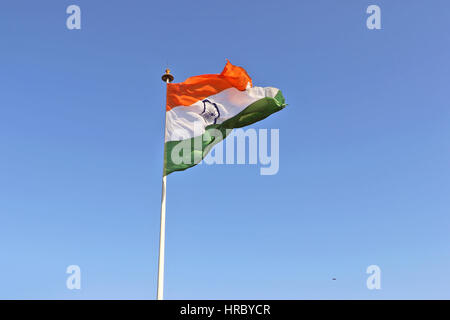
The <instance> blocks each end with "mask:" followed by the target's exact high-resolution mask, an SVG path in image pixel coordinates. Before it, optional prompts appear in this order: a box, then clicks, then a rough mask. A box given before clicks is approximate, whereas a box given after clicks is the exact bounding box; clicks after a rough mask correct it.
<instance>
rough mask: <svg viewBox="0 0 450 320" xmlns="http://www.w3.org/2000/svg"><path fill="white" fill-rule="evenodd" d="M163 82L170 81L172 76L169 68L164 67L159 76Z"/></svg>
mask: <svg viewBox="0 0 450 320" xmlns="http://www.w3.org/2000/svg"><path fill="white" fill-rule="evenodd" d="M161 79H162V81H164V82H172V81H173V79H175V78H174V76H173V75H171V74H170V69H166V73H164V74H163V75H162V77H161Z"/></svg>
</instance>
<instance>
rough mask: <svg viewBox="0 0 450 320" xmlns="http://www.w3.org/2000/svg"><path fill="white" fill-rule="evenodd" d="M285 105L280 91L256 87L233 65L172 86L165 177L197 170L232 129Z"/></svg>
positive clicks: (166, 137) (168, 109)
mask: <svg viewBox="0 0 450 320" xmlns="http://www.w3.org/2000/svg"><path fill="white" fill-rule="evenodd" d="M285 106H286V104H285V100H284V97H283V95H282V93H281V91H280V90H279V89H276V88H272V87H266V88H262V87H253V85H252V79H251V78H250V76H249V75H248V74H247V72H246V71H245V70H244V69H243V68H241V67H238V66H234V65H233V64H231V63H230V62H229V61H227V64H226V65H225V68H224V69H223V71H222V72H221V73H220V74H207V75H200V76H194V77H190V78H188V79H186V81H184V82H181V83H168V84H167V104H166V132H165V146H164V175H168V174H170V173H172V172H174V171H181V170H185V169H187V168H190V167H192V166H195V165H196V164H198V163H199V162H200V161H201V160H202V159H203V158H204V157H205V156H206V155H207V154H208V152H209V151H210V150H211V149H212V148H213V147H214V145H216V144H217V143H219V142H220V141H222V140H223V139H224V138H225V137H226V136H227V135H228V134H229V132H230V130H231V129H234V128H241V127H244V126H247V125H250V124H252V123H255V122H257V121H260V120H262V119H264V118H266V117H268V116H269V115H271V114H272V113H274V112H277V111H280V110H281V109H283V108H284V107H285Z"/></svg>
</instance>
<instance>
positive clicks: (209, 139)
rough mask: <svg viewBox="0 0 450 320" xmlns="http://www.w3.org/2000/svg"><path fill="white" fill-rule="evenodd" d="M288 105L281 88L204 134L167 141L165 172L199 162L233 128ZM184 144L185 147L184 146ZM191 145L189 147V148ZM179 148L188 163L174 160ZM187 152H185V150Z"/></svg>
mask: <svg viewBox="0 0 450 320" xmlns="http://www.w3.org/2000/svg"><path fill="white" fill-rule="evenodd" d="M285 106H286V104H285V101H284V97H283V94H282V93H281V91H280V90H278V93H277V94H276V95H275V97H274V98H271V97H265V98H262V99H260V100H258V101H255V102H254V103H252V104H251V105H249V106H248V107H247V108H245V109H244V110H242V111H241V112H240V113H238V114H237V115H235V116H234V117H232V118H230V119H228V120H226V121H224V122H223V123H221V124H214V125H210V126H207V127H206V131H205V133H204V134H203V135H201V136H198V137H195V138H191V139H187V140H181V141H169V142H167V143H166V145H165V147H164V149H165V157H164V174H165V175H168V174H169V173H172V172H174V171H182V170H186V169H187V168H190V167H193V166H195V165H196V164H198V163H199V162H200V161H202V159H203V158H204V157H205V156H206V155H207V154H208V152H209V151H211V149H212V148H213V147H214V146H215V145H216V144H217V143H219V142H220V141H222V140H223V138H225V137H226V136H228V134H229V133H230V132H231V129H234V128H242V127H245V126H248V125H250V124H252V123H255V122H257V121H260V120H262V119H264V118H267V117H268V116H270V115H271V114H272V113H275V112H277V111H280V110H281V109H283V108H284V107H285ZM212 129H216V130H219V132H220V133H221V135H220V137H217V136H214V134H215V130H212ZM183 146H184V147H185V148H183ZM187 147H189V149H188V148H187ZM174 148H177V149H178V150H176V151H175V152H177V153H178V154H179V155H180V157H182V156H184V157H185V159H186V160H187V161H184V162H187V163H180V164H177V163H175V162H174V161H172V157H171V155H172V151H173V150H174ZM185 150H187V153H186V154H184V151H185Z"/></svg>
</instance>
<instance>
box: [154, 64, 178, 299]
mask: <svg viewBox="0 0 450 320" xmlns="http://www.w3.org/2000/svg"><path fill="white" fill-rule="evenodd" d="M161 79H162V80H163V81H164V82H166V84H169V82H172V81H173V79H174V77H173V75H171V74H170V70H169V69H166V73H165V74H163V76H162V77H161ZM165 111H166V110H165V108H164V112H165ZM166 121H167V117H166V116H164V163H163V177H162V192H161V226H160V231H159V257H158V287H157V293H156V299H157V300H163V294H164V247H165V241H166V178H167V177H166V175H165V169H166V168H165V165H166V147H165V145H166V144H165V142H166V139H165V137H166Z"/></svg>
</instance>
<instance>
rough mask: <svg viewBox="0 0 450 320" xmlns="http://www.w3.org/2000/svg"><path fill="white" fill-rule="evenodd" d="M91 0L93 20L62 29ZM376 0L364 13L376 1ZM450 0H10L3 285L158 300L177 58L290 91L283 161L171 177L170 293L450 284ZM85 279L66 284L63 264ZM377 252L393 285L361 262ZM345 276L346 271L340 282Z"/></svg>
mask: <svg viewBox="0 0 450 320" xmlns="http://www.w3.org/2000/svg"><path fill="white" fill-rule="evenodd" d="M71 4H76V5H79V6H80V8H81V12H82V29H81V30H68V29H67V28H66V18H67V17H68V15H67V14H66V8H67V6H69V5H71ZM370 4H377V5H379V6H380V8H381V19H382V22H381V23H382V30H368V29H367V27H366V19H367V17H368V15H367V14H366V8H367V6H369V5H370ZM449 10H450V6H449V3H448V2H447V1H438V0H436V1H432V2H430V3H425V2H419V1H378V0H377V1H364V0H352V1H350V0H349V1H331V0H328V1H324V0H322V1H312V0H310V1H261V0H259V1H226V2H225V1H220V2H219V1H157V2H156V1H133V2H129V1H83V0H72V1H32V2H30V1H23V0H18V1H8V2H4V3H2V5H1V10H0V39H1V40H0V41H1V50H0V64H1V72H0V85H1V90H0V147H1V153H0V155H1V157H0V252H1V259H0V298H2V299H6V298H9V299H153V298H155V294H156V274H157V255H158V251H157V250H158V237H159V209H160V208H159V207H160V197H161V171H162V158H163V157H162V152H163V144H162V130H163V127H162V125H163V117H164V104H165V101H164V99H165V87H164V85H163V83H162V82H161V80H160V76H161V74H162V72H163V70H164V68H165V67H166V65H167V64H168V65H169V66H170V68H171V69H172V72H173V74H174V75H175V77H176V79H175V81H183V80H184V79H185V78H187V77H189V76H192V75H197V74H204V73H218V72H220V71H221V70H222V68H223V66H224V64H225V59H226V58H228V59H230V61H231V62H232V63H233V64H236V65H240V66H243V67H245V68H246V69H247V71H248V72H249V74H250V75H251V76H252V78H253V83H254V85H257V86H274V87H278V88H280V89H281V90H282V91H283V93H284V96H285V97H286V100H287V103H288V104H289V105H288V106H287V107H286V108H285V109H284V110H283V111H281V112H279V113H277V114H274V115H272V116H271V117H269V118H267V119H265V120H264V121H262V122H260V123H257V124H255V125H254V126H253V127H254V128H268V129H270V128H276V129H279V130H280V171H279V173H278V174H277V175H274V176H261V175H260V174H259V167H258V166H256V165H222V166H220V165H216V166H206V165H201V166H197V167H194V168H191V169H189V170H187V171H185V172H181V173H179V172H178V173H177V172H176V173H174V174H172V175H170V176H169V177H168V189H167V233H166V236H167V243H166V274H165V275H166V282H165V284H166V285H165V297H166V298H167V299H398V298H405V299H418V298H424V299H434V298H438V299H440V298H446V299H449V298H450V294H449V292H450V274H449V272H448V270H449V269H450V250H449V249H450V248H449V243H450V234H449V227H450V216H449V209H450V197H449V193H450V167H449V163H450V149H449V144H448V143H449V141H450V126H449V124H450V108H449V107H450V104H449V92H450V91H449V90H448V79H449V74H450V63H449V60H448V56H449V49H450V41H449V40H450V39H449V37H450V35H449V33H448V30H450V16H449ZM73 264H75V265H79V266H80V268H81V278H82V280H81V283H82V284H81V286H82V288H81V290H68V289H67V288H66V285H65V284H66V278H67V277H68V275H67V274H66V273H65V271H66V268H67V266H69V265H73ZM372 264H376V265H378V266H379V267H380V268H381V272H382V275H381V287H382V288H381V290H368V289H367V288H366V279H367V277H368V275H367V274H366V268H367V267H368V266H369V265H372ZM333 277H335V278H336V279H337V280H335V281H333V280H332V278H333Z"/></svg>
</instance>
